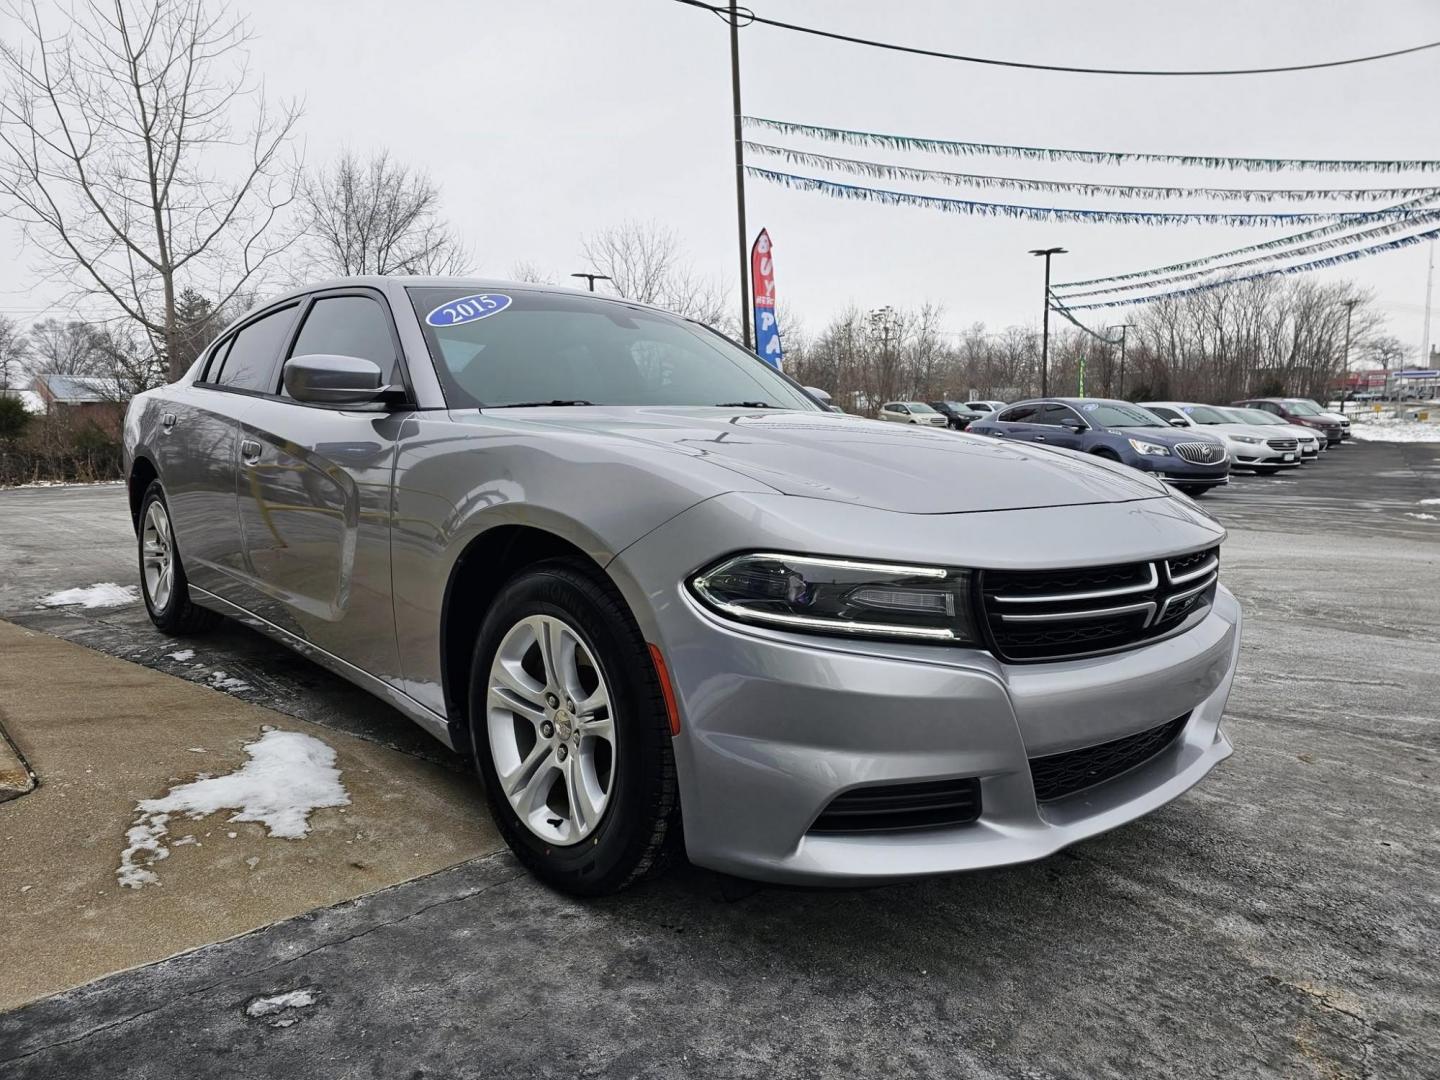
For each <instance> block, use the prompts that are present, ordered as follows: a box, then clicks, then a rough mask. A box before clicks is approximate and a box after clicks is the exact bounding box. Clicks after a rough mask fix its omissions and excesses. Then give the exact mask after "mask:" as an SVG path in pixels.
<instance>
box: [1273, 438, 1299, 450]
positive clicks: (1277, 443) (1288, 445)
mask: <svg viewBox="0 0 1440 1080" xmlns="http://www.w3.org/2000/svg"><path fill="white" fill-rule="evenodd" d="M1265 445H1266V446H1268V447H1270V449H1271V450H1294V449H1296V448H1297V447H1298V446H1299V445H1300V440H1298V439H1270V440H1268V441H1267V442H1266V443H1265Z"/></svg>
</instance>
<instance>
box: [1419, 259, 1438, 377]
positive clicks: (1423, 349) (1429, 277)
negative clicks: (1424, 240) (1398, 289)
mask: <svg viewBox="0 0 1440 1080" xmlns="http://www.w3.org/2000/svg"><path fill="white" fill-rule="evenodd" d="M1434 290H1435V238H1434V237H1433V236H1432V237H1431V238H1430V269H1429V270H1428V271H1426V273H1425V336H1424V337H1423V338H1422V339H1421V341H1420V363H1421V364H1423V365H1424V366H1425V367H1427V368H1428V367H1429V366H1430V299H1431V297H1432V296H1433V295H1434Z"/></svg>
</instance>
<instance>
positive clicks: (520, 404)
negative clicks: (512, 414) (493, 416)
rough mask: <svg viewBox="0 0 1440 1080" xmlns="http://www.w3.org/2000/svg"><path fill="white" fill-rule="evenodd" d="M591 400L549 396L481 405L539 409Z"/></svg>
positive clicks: (486, 406)
mask: <svg viewBox="0 0 1440 1080" xmlns="http://www.w3.org/2000/svg"><path fill="white" fill-rule="evenodd" d="M594 404H595V402H593V401H586V400H585V399H584V398H551V399H550V400H549V401H506V402H502V403H499V404H490V405H485V406H482V408H486V409H541V408H544V407H545V406H547V405H556V406H559V405H594Z"/></svg>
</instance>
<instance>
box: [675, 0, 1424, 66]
mask: <svg viewBox="0 0 1440 1080" xmlns="http://www.w3.org/2000/svg"><path fill="white" fill-rule="evenodd" d="M676 2H677V3H680V4H684V5H686V6H687V7H693V8H700V9H701V10H703V11H709V12H712V13H714V14H715V15H718V16H720V18H721V19H722V20H724V21H725V22H727V23H728V22H729V21H730V8H729V7H728V6H724V7H722V6H720V5H717V4H707V3H704V2H703V0H676ZM738 10H739V18H740V19H743V20H744V21H743V22H741V23H739V25H742V26H748V25H749V24H751V23H760V24H762V25H764V26H773V27H775V28H776V29H779V30H790V31H793V32H795V33H799V34H809V35H810V36H812V37H821V38H829V39H831V40H832V41H844V42H847V43H849V44H851V45H865V46H868V47H869V48H873V49H885V50H888V51H890V52H901V53H909V54H911V55H912V56H928V57H931V58H933V59H936V60H958V61H960V62H962V63H966V64H984V65H987V66H990V67H1007V68H1020V69H1022V70H1026V71H1057V72H1063V73H1066V74H1070V75H1141V76H1196V75H1203V76H1211V75H1278V74H1281V73H1284V72H1291V71H1319V70H1321V69H1322V68H1336V67H1345V66H1347V65H1349V64H1368V63H1371V62H1372V61H1375V60H1389V59H1392V58H1393V57H1396V56H1407V55H1409V54H1410V53H1417V52H1423V51H1424V50H1426V49H1433V48H1435V47H1437V46H1440V41H1430V42H1426V43H1425V44H1423V45H1411V46H1408V47H1407V48H1403V49H1391V50H1390V51H1389V52H1382V53H1372V54H1370V55H1368V56H1352V57H1348V58H1347V59H1344V60H1324V61H1320V62H1318V63H1312V64H1285V65H1282V66H1279V67H1264V68H1219V69H1212V70H1167V69H1144V68H1138V69H1137V68H1101V67H1078V66H1073V65H1066V64H1034V63H1027V62H1025V61H1023V60H1001V59H998V58H996V57H992V56H970V55H966V54H965V53H951V52H941V51H940V50H938V49H921V48H917V47H916V46H913V45H899V44H896V43H895V42H891V41H877V40H875V39H874V38H863V37H857V36H855V35H852V34H841V33H837V32H836V31H833V30H822V29H820V28H819V27H815V26H802V25H800V24H799V23H790V22H782V21H781V20H779V19H767V18H764V17H762V16H760V15H756V14H755V12H754V11H752V10H751V9H749V8H739V9H738Z"/></svg>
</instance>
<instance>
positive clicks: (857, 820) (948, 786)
mask: <svg viewBox="0 0 1440 1080" xmlns="http://www.w3.org/2000/svg"><path fill="white" fill-rule="evenodd" d="M979 816H980V781H979V780H977V779H975V778H974V777H967V778H966V779H963V780H927V781H923V782H921V783H915V784H884V785H881V786H879V787H866V788H856V789H855V790H854V791H847V792H845V794H843V795H837V796H835V798H834V799H832V800H830V805H829V806H827V807H825V809H824V810H823V811H822V812H821V814H820V816H819V817H818V818H816V819H815V824H813V825H811V826H810V831H811V832H812V833H868V832H894V831H896V830H901V829H936V828H941V827H943V826H947V825H968V824H970V823H971V822H973V821H975V820H976V819H977V818H979Z"/></svg>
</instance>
